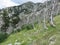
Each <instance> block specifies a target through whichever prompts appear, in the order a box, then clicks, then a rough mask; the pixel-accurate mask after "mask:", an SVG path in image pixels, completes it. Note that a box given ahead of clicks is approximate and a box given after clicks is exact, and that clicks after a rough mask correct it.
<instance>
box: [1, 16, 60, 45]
mask: <svg viewBox="0 0 60 45" xmlns="http://www.w3.org/2000/svg"><path fill="white" fill-rule="evenodd" d="M54 21H55V24H56V27H51V26H50V25H49V24H47V25H48V30H44V29H43V27H42V26H40V27H41V28H39V27H38V25H37V24H36V25H35V29H30V30H27V29H23V30H22V31H20V32H16V33H13V34H11V35H10V36H9V37H8V38H7V39H6V40H5V41H4V42H2V43H0V45H15V43H19V45H60V15H58V16H56V17H55V18H54ZM16 45H17V44H16Z"/></svg>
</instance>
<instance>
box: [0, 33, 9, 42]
mask: <svg viewBox="0 0 60 45" xmlns="http://www.w3.org/2000/svg"><path fill="white" fill-rule="evenodd" d="M7 37H8V34H6V33H4V34H3V33H0V43H1V42H3V41H4V40H5V39H6V38H7Z"/></svg>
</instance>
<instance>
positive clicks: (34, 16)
mask: <svg viewBox="0 0 60 45" xmlns="http://www.w3.org/2000/svg"><path fill="white" fill-rule="evenodd" d="M48 3H49V4H48V5H47V8H46V3H33V2H27V3H24V4H22V5H19V6H14V7H8V8H5V9H2V10H0V31H1V32H6V33H8V34H10V33H11V32H12V31H13V30H17V29H21V27H22V25H25V24H34V22H39V23H40V22H41V21H42V20H43V18H44V15H46V17H47V18H49V15H48V14H49V13H50V12H51V11H49V10H50V8H51V5H52V4H53V3H52V4H51V3H50V1H48ZM56 7H57V6H56ZM56 7H55V11H54V13H53V15H55V13H56V10H57V8H58V7H57V8H56ZM59 7H60V6H59ZM59 9H60V8H59ZM57 11H58V10H57ZM47 12H48V13H47Z"/></svg>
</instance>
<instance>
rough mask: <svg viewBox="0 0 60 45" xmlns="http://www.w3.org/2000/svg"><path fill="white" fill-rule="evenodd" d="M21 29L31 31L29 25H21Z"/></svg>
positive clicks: (31, 26) (31, 27)
mask: <svg viewBox="0 0 60 45" xmlns="http://www.w3.org/2000/svg"><path fill="white" fill-rule="evenodd" d="M22 29H27V30H30V29H33V25H31V24H26V25H23V26H22Z"/></svg>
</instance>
